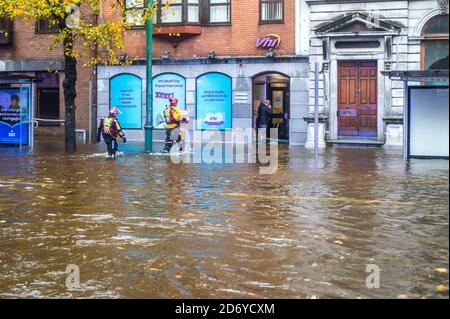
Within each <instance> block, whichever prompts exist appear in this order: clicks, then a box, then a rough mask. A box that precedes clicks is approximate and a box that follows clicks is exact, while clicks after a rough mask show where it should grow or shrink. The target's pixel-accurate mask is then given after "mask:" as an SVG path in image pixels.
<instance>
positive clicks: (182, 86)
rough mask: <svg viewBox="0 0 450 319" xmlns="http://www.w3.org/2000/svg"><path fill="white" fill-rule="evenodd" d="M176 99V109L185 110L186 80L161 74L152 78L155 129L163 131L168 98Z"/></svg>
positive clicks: (179, 76)
mask: <svg viewBox="0 0 450 319" xmlns="http://www.w3.org/2000/svg"><path fill="white" fill-rule="evenodd" d="M171 97H174V98H177V99H178V108H179V109H180V110H186V79H185V78H184V77H182V76H181V75H178V74H175V73H163V74H160V75H158V76H156V77H154V78H153V125H154V127H155V129H164V128H165V127H166V123H165V120H164V117H163V112H164V110H165V108H166V107H167V106H168V105H169V98H171Z"/></svg>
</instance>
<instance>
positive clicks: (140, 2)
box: [125, 0, 147, 27]
mask: <svg viewBox="0 0 450 319" xmlns="http://www.w3.org/2000/svg"><path fill="white" fill-rule="evenodd" d="M146 5H147V0H125V21H126V22H127V23H129V24H130V25H132V26H134V27H143V26H145V21H142V16H143V14H144V9H145V7H146Z"/></svg>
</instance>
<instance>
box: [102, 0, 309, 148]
mask: <svg viewBox="0 0 450 319" xmlns="http://www.w3.org/2000/svg"><path fill="white" fill-rule="evenodd" d="M164 3H165V2H164V1H162V4H164ZM297 4H298V3H297V2H296V1H294V0H251V1H248V0H234V1H230V0H217V1H210V0H179V1H176V2H175V3H174V4H172V5H171V6H170V8H169V9H168V10H159V11H158V14H157V16H156V17H155V19H154V23H155V24H154V28H153V38H154V40H153V56H154V61H153V79H152V83H153V125H154V127H155V132H154V138H155V139H156V140H162V139H164V130H163V127H164V125H160V124H158V117H159V116H160V114H161V113H162V110H163V108H164V107H165V105H167V98H168V97H170V96H176V97H177V98H179V100H180V107H181V108H182V109H184V108H186V109H187V110H188V111H189V115H190V118H191V119H193V120H192V121H191V123H190V125H191V127H190V128H191V130H210V131H217V132H223V131H225V130H228V129H232V128H241V129H247V128H253V127H255V119H256V115H257V109H258V106H259V104H260V102H261V101H263V100H265V99H270V100H272V103H273V106H274V113H275V115H274V118H273V120H272V125H273V127H276V128H278V134H279V139H280V140H283V141H286V142H287V141H289V143H291V144H303V143H305V142H306V138H307V123H306V122H305V121H304V120H303V118H304V117H305V116H307V115H308V112H309V111H308V76H309V63H308V57H306V56H303V55H299V54H297V52H296V43H295V40H296V34H295V21H296V14H297V13H298V6H297ZM125 5H126V8H129V10H130V11H131V10H133V11H136V8H137V9H139V8H140V7H139V4H136V1H125ZM144 5H145V3H144ZM126 17H127V18H128V19H133V17H134V15H131V14H130V16H128V15H126ZM105 19H108V11H107V10H105ZM136 24H137V25H136V27H135V28H133V29H131V30H129V31H128V32H127V34H126V36H125V39H126V47H125V52H124V53H125V54H126V55H127V56H128V57H131V58H137V59H136V61H135V62H134V65H132V66H98V73H97V88H98V94H97V96H98V98H97V104H98V112H97V116H98V118H100V117H102V116H104V115H105V114H107V111H108V108H109V107H111V106H112V105H115V106H118V107H119V108H121V110H122V111H123V112H125V113H126V114H122V115H121V117H122V122H125V123H122V126H125V128H126V133H127V136H128V137H129V138H130V139H131V140H136V141H143V140H144V129H143V128H144V124H145V107H146V105H145V95H146V92H145V87H146V85H145V83H146V81H147V79H146V72H145V70H146V67H145V60H144V59H139V58H142V57H144V56H145V44H146V41H145V29H144V28H143V26H140V25H139V22H137V23H136Z"/></svg>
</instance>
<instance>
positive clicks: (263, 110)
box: [256, 100, 273, 139]
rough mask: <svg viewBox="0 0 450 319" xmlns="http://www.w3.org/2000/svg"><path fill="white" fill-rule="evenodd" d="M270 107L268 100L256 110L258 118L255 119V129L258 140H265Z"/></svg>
mask: <svg viewBox="0 0 450 319" xmlns="http://www.w3.org/2000/svg"><path fill="white" fill-rule="evenodd" d="M272 114H273V113H272V105H271V104H270V100H265V101H264V103H261V104H260V105H259V108H258V117H257V118H256V127H257V128H258V138H259V139H266V138H267V129H268V128H269V123H270V117H271V116H272Z"/></svg>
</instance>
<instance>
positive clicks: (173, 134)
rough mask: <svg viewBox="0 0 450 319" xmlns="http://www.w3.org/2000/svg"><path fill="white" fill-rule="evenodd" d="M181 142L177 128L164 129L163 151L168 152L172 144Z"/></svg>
mask: <svg viewBox="0 0 450 319" xmlns="http://www.w3.org/2000/svg"><path fill="white" fill-rule="evenodd" d="M179 142H181V131H180V128H179V127H175V128H169V129H166V144H165V146H164V151H167V152H170V150H171V149H172V146H173V144H174V143H179Z"/></svg>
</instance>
